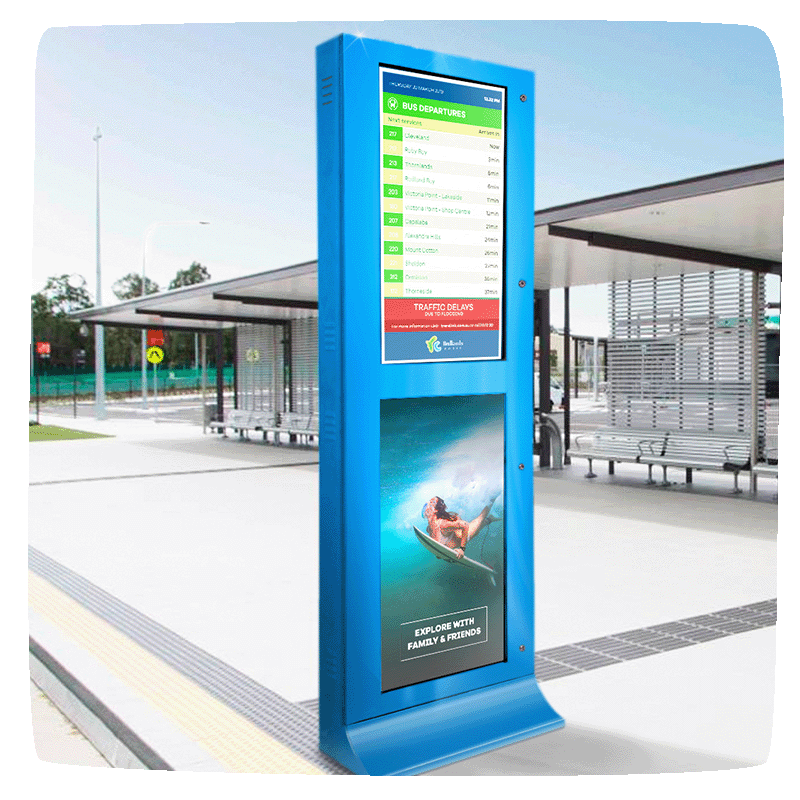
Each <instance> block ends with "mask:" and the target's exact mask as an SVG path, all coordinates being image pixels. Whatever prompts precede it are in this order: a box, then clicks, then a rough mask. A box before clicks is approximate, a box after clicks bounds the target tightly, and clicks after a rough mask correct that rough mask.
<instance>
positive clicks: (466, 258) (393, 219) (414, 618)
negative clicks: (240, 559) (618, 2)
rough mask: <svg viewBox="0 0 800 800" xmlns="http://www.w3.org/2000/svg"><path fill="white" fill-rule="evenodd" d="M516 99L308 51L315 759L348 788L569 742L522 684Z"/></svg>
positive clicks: (529, 296) (506, 73) (479, 86)
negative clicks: (356, 781) (316, 504)
mask: <svg viewBox="0 0 800 800" xmlns="http://www.w3.org/2000/svg"><path fill="white" fill-rule="evenodd" d="M533 92H534V76H533V74H532V73H530V72H526V71H523V70H519V69H511V68H509V67H502V66H497V65H495V64H487V63H483V62H480V61H472V60H470V59H465V58H455V57H452V56H447V55H443V54H441V53H435V52H430V51H425V50H417V49H414V48H410V47H405V46H400V45H395V44H389V43H386V42H379V41H371V40H368V39H362V38H359V37H355V36H349V35H342V36H339V37H337V38H336V39H332V40H331V41H329V42H326V43H325V44H322V45H320V46H319V47H318V48H317V148H318V167H317V168H318V204H319V323H320V328H319V353H320V363H319V373H320V402H319V407H320V412H321V413H320V620H319V622H320V625H319V635H320V700H319V715H320V748H321V749H322V750H323V751H324V752H325V753H327V754H328V755H330V756H331V757H333V758H334V759H336V760H337V761H338V762H340V763H341V764H343V765H344V766H345V767H347V768H348V769H350V770H352V771H353V772H355V773H359V774H370V775H410V774H415V773H419V772H423V771H426V770H429V769H433V768H435V767H438V766H442V765H444V764H447V763H449V762H452V761H455V760H458V759H462V758H466V757H468V756H472V755H476V754H478V753H481V752H484V751H486V750H490V749H493V748H496V747H501V746H503V745H506V744H510V743H512V742H515V741H518V740H520V739H524V738H527V737H530V736H535V735H537V734H540V733H545V732H547V731H552V730H554V729H556V728H560V727H562V726H563V724H564V720H563V719H562V718H561V717H560V716H559V715H558V714H557V713H556V712H555V711H554V710H553V709H552V708H551V707H550V705H549V704H548V703H547V701H546V700H545V698H544V697H543V695H542V693H541V690H540V689H539V686H538V684H537V682H536V679H535V676H534V629H533V618H534V615H533V611H534V586H533V474H532V469H533V462H532V457H533V456H532V449H533V448H532V438H533V437H532V431H533V397H532V388H533V158H534V152H533V149H534V137H533V123H534V102H533Z"/></svg>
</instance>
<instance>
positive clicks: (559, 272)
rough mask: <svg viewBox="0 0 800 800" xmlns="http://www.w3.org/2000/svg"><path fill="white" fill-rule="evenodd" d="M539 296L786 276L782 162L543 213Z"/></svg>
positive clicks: (539, 217) (538, 238) (538, 236)
mask: <svg viewBox="0 0 800 800" xmlns="http://www.w3.org/2000/svg"><path fill="white" fill-rule="evenodd" d="M535 247H536V250H535V253H536V255H535V258H536V273H535V275H536V277H535V286H536V288H537V289H557V288H561V287H566V286H579V285H584V284H593V283H610V282H611V281H622V280H635V279H639V278H655V277H661V276H665V275H677V274H680V273H689V272H708V271H709V269H714V268H716V267H737V268H739V269H747V270H751V271H756V272H765V273H775V274H780V272H781V263H782V251H783V161H774V162H770V163H767V164H759V165H755V166H752V167H744V168H742V169H736V170H728V171H726V172H718V173H715V174H712V175H704V176H701V177H697V178H690V179H688V180H684V181H677V182H675V183H668V184H662V185H660V186H653V187H649V188H644V189H637V190H635V191H631V192H623V193H620V194H614V195H608V196H606V197H600V198H597V199H594V200H585V201H582V202H580V203H571V204H569V205H563V206H556V207H554V208H549V209H545V210H543V211H538V212H537V213H536V218H535Z"/></svg>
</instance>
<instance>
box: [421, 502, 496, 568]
mask: <svg viewBox="0 0 800 800" xmlns="http://www.w3.org/2000/svg"><path fill="white" fill-rule="evenodd" d="M496 499H497V495H495V496H494V497H493V498H491V500H490V501H489V505H488V506H486V507H485V508H484V509H483V511H481V513H480V514H478V516H477V517H475V519H473V520H472V522H467V521H466V520H463V519H461V517H460V516H459V515H458V514H455V513H453V512H450V511H448V510H447V506H446V505H445V502H444V500H442V498H441V497H432V498H431V499H430V500H429V501H428V504H427V505H426V506H425V508H424V509H423V511H422V514H423V516H424V517H425V519H427V520H428V534H429V536H430V537H431V538H432V539H435V540H436V541H437V542H439V544H443V545H445V547H449V548H450V549H451V550H453V551H454V552H455V555H456V558H463V557H464V548H465V547H466V545H467V542H468V541H469V540H470V539H472V538H473V536H475V535H476V534H477V533H478V531H480V530H481V528H483V527H484V526H486V525H489V524H490V523H492V522H494V521H495V517H493V516H491V515H490V514H489V511H490V510H491V508H492V505H494V501H495V500H496Z"/></svg>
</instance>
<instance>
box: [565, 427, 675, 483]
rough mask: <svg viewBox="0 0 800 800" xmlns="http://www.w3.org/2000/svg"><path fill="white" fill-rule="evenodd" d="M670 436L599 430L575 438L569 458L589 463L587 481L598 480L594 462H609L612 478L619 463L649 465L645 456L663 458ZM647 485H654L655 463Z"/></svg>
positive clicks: (639, 431)
mask: <svg viewBox="0 0 800 800" xmlns="http://www.w3.org/2000/svg"><path fill="white" fill-rule="evenodd" d="M667 435H668V434H667V432H666V431H656V430H636V429H633V428H599V429H598V430H596V431H594V432H593V433H588V434H586V433H584V434H579V435H578V436H576V437H575V445H576V447H575V449H571V450H570V451H569V456H570V458H585V459H587V460H588V461H589V472H587V473H586V477H587V478H596V477H597V475H596V474H595V473H594V472H592V462H593V461H595V460H599V461H608V472H609V474H610V475H613V474H614V464H615V463H616V462H626V463H632V464H639V463H646V462H643V461H642V457H643V456H645V455H648V456H660V455H662V454H663V453H664V446H665V443H666V439H667ZM647 482H648V483H655V481H654V480H653V466H652V464H648V466H647Z"/></svg>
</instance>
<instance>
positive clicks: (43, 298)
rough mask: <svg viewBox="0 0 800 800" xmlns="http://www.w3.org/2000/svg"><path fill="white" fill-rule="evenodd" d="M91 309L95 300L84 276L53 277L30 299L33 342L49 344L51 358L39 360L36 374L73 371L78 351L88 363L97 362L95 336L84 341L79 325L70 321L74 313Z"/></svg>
mask: <svg viewBox="0 0 800 800" xmlns="http://www.w3.org/2000/svg"><path fill="white" fill-rule="evenodd" d="M76 278H77V280H76ZM91 306H92V298H91V297H90V296H89V292H88V291H87V290H86V280H85V279H84V278H83V277H82V276H71V275H54V276H52V277H50V278H48V279H47V283H46V284H45V286H44V288H43V289H42V290H41V291H39V292H37V293H36V294H33V295H31V324H32V327H33V338H34V341H37V342H50V358H48V359H38V358H37V361H38V364H37V371H39V372H41V371H42V369H47V368H48V367H56V368H65V367H72V365H73V359H74V357H75V353H76V351H78V350H86V351H87V353H86V360H87V361H89V360H90V359H93V358H94V342H93V336H90V337H87V339H84V337H83V336H81V334H80V327H81V325H80V323H79V322H75V321H73V320H70V319H67V314H69V313H70V312H71V311H79V310H80V309H82V308H90V307H91Z"/></svg>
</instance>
